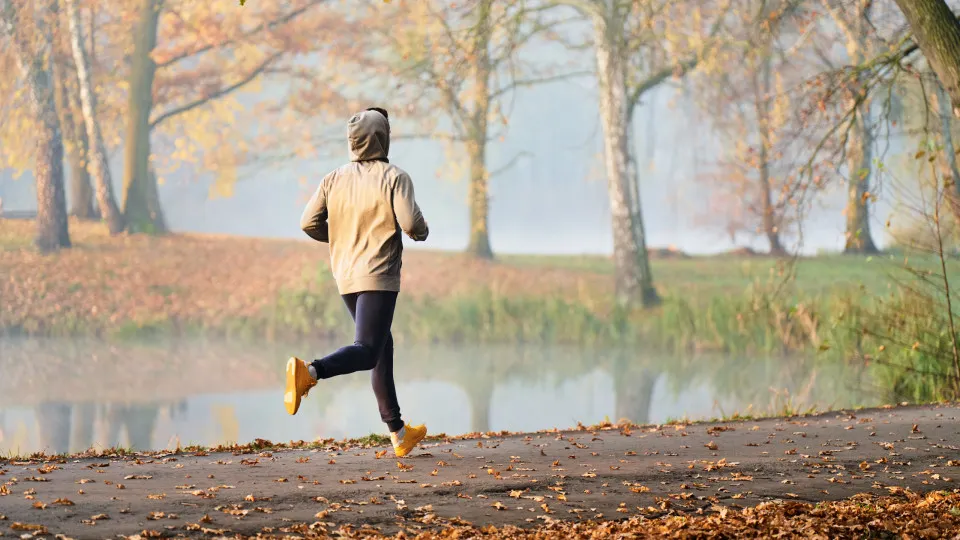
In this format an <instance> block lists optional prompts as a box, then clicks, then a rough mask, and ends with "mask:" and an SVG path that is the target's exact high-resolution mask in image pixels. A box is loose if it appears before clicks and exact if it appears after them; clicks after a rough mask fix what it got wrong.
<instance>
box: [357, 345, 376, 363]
mask: <svg viewBox="0 0 960 540" xmlns="http://www.w3.org/2000/svg"><path fill="white" fill-rule="evenodd" d="M354 345H355V346H356V347H359V349H360V354H359V359H358V360H359V362H358V364H360V365H359V366H358V367H359V368H360V369H364V370H367V369H373V368H374V367H376V366H377V351H376V350H375V349H374V348H373V347H371V346H370V345H367V344H366V343H360V342H357V343H355V344H354Z"/></svg>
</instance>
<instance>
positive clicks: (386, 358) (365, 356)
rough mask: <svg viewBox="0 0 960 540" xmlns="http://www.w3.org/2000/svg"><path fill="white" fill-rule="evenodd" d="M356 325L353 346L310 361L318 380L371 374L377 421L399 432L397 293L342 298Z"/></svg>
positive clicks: (400, 422) (370, 292)
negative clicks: (395, 338)
mask: <svg viewBox="0 0 960 540" xmlns="http://www.w3.org/2000/svg"><path fill="white" fill-rule="evenodd" d="M343 301H344V303H345V304H347V309H349V310H350V316H351V317H353V320H354V323H355V324H356V333H355V334H354V343H353V345H347V346H346V347H341V348H340V349H339V350H337V351H336V352H333V353H331V354H328V355H327V356H324V357H323V358H321V359H319V360H314V361H313V367H314V369H315V370H316V371H317V378H319V379H329V378H331V377H336V376H337V375H346V374H347V373H354V372H356V371H367V370H373V371H372V372H371V374H370V380H371V382H372V383H373V393H374V394H376V396H377V404H378V405H379V407H380V419H381V420H383V422H384V423H385V424H387V428H389V429H390V431H391V432H395V431H400V428H402V427H403V420H401V419H400V404H399V403H398V402H397V389H396V387H395V386H394V383H393V335H391V334H390V325H391V324H392V323H393V311H394V309H395V308H396V307H397V293H396V292H391V291H367V292H360V293H351V294H345V295H343Z"/></svg>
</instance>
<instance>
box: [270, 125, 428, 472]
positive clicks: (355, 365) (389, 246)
mask: <svg viewBox="0 0 960 540" xmlns="http://www.w3.org/2000/svg"><path fill="white" fill-rule="evenodd" d="M347 138H348V140H349V147H350V163H348V164H347V165H344V166H342V167H340V168H339V169H337V170H335V171H333V172H331V173H329V174H327V175H326V176H325V177H324V178H323V180H321V181H320V186H319V187H318V188H317V191H316V192H315V193H314V194H313V197H312V198H311V199H310V202H309V203H307V207H306V209H305V210H304V212H303V216H302V217H301V218H300V227H301V228H302V229H303V232H305V233H306V234H307V235H308V236H310V237H311V238H313V239H314V240H316V241H318V242H326V243H329V244H330V269H331V270H332V272H333V277H334V279H335V280H336V282H337V288H338V289H339V291H340V294H341V295H342V296H343V301H344V303H346V305H347V309H348V310H349V311H350V316H351V317H353V320H354V323H355V326H356V331H355V337H354V343H353V345H347V346H346V347H342V348H340V349H339V350H337V351H335V352H333V353H331V354H329V355H327V356H325V357H323V358H321V359H319V360H314V361H313V362H312V363H310V364H307V363H306V362H304V361H303V360H300V359H299V358H296V357H293V358H291V359H290V360H289V361H287V386H286V392H285V394H284V396H283V401H284V403H285V404H286V407H287V412H288V413H290V414H297V410H298V409H299V408H300V400H301V398H303V396H305V395H307V392H309V391H310V389H311V388H313V387H314V386H315V385H316V384H317V380H318V379H329V378H331V377H336V376H338V375H346V374H347V373H353V372H356V371H364V370H372V373H371V381H372V383H373V392H374V394H376V396H377V403H378V405H379V407H380V418H381V419H382V420H383V422H384V423H385V424H387V428H388V429H389V430H390V440H391V441H392V442H393V449H394V452H395V453H396V455H397V457H403V456H406V455H407V454H409V453H410V451H411V450H413V448H414V447H415V446H416V445H417V444H418V443H419V442H420V441H422V440H423V438H424V437H425V436H426V435H427V428H426V426H424V425H419V426H411V425H409V424H407V425H405V424H404V422H403V420H401V418H400V405H399V403H398V402H397V391H396V388H395V387H394V382H393V336H392V335H391V334H390V325H391V323H392V322H393V312H394V308H395V307H396V304H397V295H398V293H399V291H400V265H401V256H402V252H403V241H402V239H401V235H400V233H401V231H403V232H405V233H406V234H407V236H409V237H410V238H411V239H413V240H414V241H417V242H422V241H424V240H426V239H427V235H428V234H429V229H428V227H427V222H426V221H425V220H424V219H423V215H422V214H421V213H420V207H419V206H418V205H417V201H416V198H415V197H414V192H413V182H412V181H411V180H410V176H409V175H408V174H407V173H406V172H404V171H403V170H401V169H400V168H398V167H396V166H395V165H391V164H390V161H389V160H388V159H387V154H388V153H389V151H390V121H389V116H388V114H387V111H385V110H384V109H381V108H378V107H372V108H369V109H366V110H365V111H362V112H360V113H357V114H355V115H353V117H352V118H350V121H349V122H348V123H347Z"/></svg>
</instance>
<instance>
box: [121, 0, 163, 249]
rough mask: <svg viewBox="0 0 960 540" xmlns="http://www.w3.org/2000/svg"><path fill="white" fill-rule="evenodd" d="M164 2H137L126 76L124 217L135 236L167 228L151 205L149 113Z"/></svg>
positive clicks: (160, 0) (155, 207) (151, 106)
mask: <svg viewBox="0 0 960 540" xmlns="http://www.w3.org/2000/svg"><path fill="white" fill-rule="evenodd" d="M163 1H164V0H139V16H138V17H137V24H136V25H135V27H134V34H133V35H134V42H133V43H134V45H133V55H132V57H131V59H130V60H131V65H130V75H129V96H130V97H129V109H128V113H127V138H126V145H125V150H124V172H123V216H124V219H125V220H126V224H127V228H128V230H129V231H130V232H134V233H143V232H146V233H161V232H164V231H165V229H166V226H165V224H164V223H163V221H162V215H161V214H159V212H157V211H156V210H158V209H159V207H158V204H159V201H154V208H153V210H154V212H151V203H150V186H149V183H150V178H151V177H150V113H151V111H152V110H153V79H154V75H155V74H156V71H157V64H156V62H154V60H153V57H152V56H151V54H152V53H153V49H154V48H155V47H156V45H157V27H158V25H159V22H160V9H161V7H162V5H163Z"/></svg>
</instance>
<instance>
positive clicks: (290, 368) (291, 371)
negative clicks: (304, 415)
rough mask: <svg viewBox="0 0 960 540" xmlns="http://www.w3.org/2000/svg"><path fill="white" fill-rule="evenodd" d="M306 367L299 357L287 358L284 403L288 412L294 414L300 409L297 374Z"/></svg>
mask: <svg viewBox="0 0 960 540" xmlns="http://www.w3.org/2000/svg"><path fill="white" fill-rule="evenodd" d="M303 369H306V366H304V365H303V362H301V361H300V360H299V359H297V358H290V359H289V360H287V386H286V391H285V392H284V394H283V404H284V405H285V406H286V407H287V413H289V414H291V415H294V414H297V411H298V410H300V393H299V392H297V376H298V375H299V371H300V370H303Z"/></svg>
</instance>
